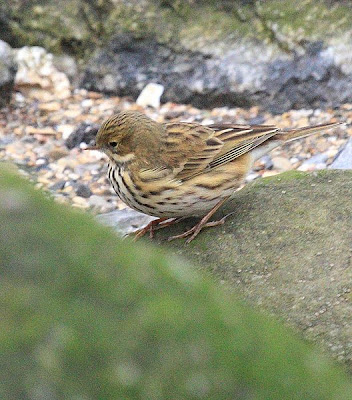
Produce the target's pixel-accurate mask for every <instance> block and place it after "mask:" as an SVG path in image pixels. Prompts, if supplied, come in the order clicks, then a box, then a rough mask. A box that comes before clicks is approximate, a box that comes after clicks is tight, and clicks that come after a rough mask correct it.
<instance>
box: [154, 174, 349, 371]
mask: <svg viewBox="0 0 352 400" xmlns="http://www.w3.org/2000/svg"><path fill="white" fill-rule="evenodd" d="M351 182H352V172H350V171H332V170H327V171H321V172H318V173H312V174H309V173H300V172H288V173H284V174H281V175H278V176H275V177H272V178H267V179H262V180H260V181H258V182H256V183H253V184H250V185H247V186H246V187H245V188H244V189H243V190H241V191H239V192H237V193H236V195H235V197H234V199H233V200H232V201H230V202H228V203H227V204H226V205H225V206H224V207H223V209H222V210H221V211H220V212H219V214H218V215H217V217H221V216H223V215H225V214H227V213H230V212H234V215H232V216H230V217H228V219H227V221H226V223H225V224H224V225H223V226H220V227H217V228H209V229H205V230H204V231H202V232H201V234H200V235H199V236H198V237H197V238H196V239H195V240H194V241H193V242H191V243H190V245H184V244H183V243H180V242H179V241H175V242H170V243H168V244H167V247H169V248H170V249H172V250H174V251H176V252H177V253H178V254H179V255H182V256H184V257H187V258H188V259H189V260H191V261H192V262H193V263H195V264H196V265H198V266H199V268H200V269H204V270H206V271H208V272H211V274H212V275H213V276H216V277H217V278H218V279H219V280H221V281H223V282H226V283H227V284H228V285H230V286H231V287H232V288H233V290H235V291H236V292H240V293H241V294H242V295H244V297H245V298H246V299H247V300H249V301H250V302H251V303H252V304H256V305H258V306H259V307H260V308H261V309H263V310H267V311H269V312H270V313H272V314H274V315H275V316H277V317H279V318H281V319H282V320H285V321H287V322H288V323H289V324H290V325H292V326H295V327H296V328H298V329H299V331H301V332H304V335H305V337H306V338H308V339H310V340H312V341H315V342H317V343H320V344H321V345H322V347H323V348H324V349H325V350H326V351H329V352H332V353H333V354H334V356H335V357H336V358H338V359H340V360H344V361H345V362H346V363H347V364H348V366H349V368H352V349H351V338H352V327H351V323H350V322H351V321H350V316H351V315H352V295H351V292H350V291H351V289H352V288H351V282H352V269H351V256H352V245H351V243H352V201H351V199H352V185H351ZM191 222H194V221H188V222H187V221H185V222H182V223H179V224H178V226H175V227H173V228H170V229H168V230H166V229H164V230H162V231H159V232H157V240H160V241H161V242H163V243H167V242H165V240H166V237H167V236H170V235H174V234H176V233H180V232H181V231H183V230H185V229H186V228H189V227H190V226H192V225H191Z"/></svg>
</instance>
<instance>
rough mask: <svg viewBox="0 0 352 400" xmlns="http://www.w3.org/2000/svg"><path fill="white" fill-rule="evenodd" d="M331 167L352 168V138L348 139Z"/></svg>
mask: <svg viewBox="0 0 352 400" xmlns="http://www.w3.org/2000/svg"><path fill="white" fill-rule="evenodd" d="M329 168H330V169H352V138H350V139H349V140H348V141H347V143H346V145H345V146H344V147H343V148H342V150H341V151H340V152H339V154H338V155H337V157H336V158H335V160H334V162H333V163H332V164H331V165H330V167H329Z"/></svg>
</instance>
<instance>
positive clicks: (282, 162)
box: [272, 156, 292, 171]
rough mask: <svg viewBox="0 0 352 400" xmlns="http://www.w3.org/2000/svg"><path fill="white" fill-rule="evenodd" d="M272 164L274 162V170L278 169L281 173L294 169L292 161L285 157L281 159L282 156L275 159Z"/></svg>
mask: <svg viewBox="0 0 352 400" xmlns="http://www.w3.org/2000/svg"><path fill="white" fill-rule="evenodd" d="M272 162H273V166H274V168H275V169H278V170H280V171H287V170H290V169H291V168H292V165H291V163H290V161H289V160H288V159H287V158H285V157H281V156H277V157H273V158H272Z"/></svg>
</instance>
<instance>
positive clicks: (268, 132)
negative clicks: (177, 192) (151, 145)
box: [163, 122, 278, 180]
mask: <svg viewBox="0 0 352 400" xmlns="http://www.w3.org/2000/svg"><path fill="white" fill-rule="evenodd" d="M165 128H166V136H165V138H164V149H165V152H164V155H163V156H164V160H165V164H167V165H169V166H170V167H171V168H172V169H173V171H174V177H175V179H179V180H187V179H190V178H192V177H193V176H196V175H198V174H200V173H202V172H205V171H206V170H210V169H213V168H217V167H219V166H220V165H223V164H226V163H228V162H230V161H233V160H234V159H236V158H238V157H240V156H242V155H243V154H245V153H248V152H249V151H251V150H252V149H254V148H255V147H257V146H259V145H260V144H261V143H263V142H265V141H266V140H267V139H269V138H271V137H272V136H274V135H275V134H276V132H277V131H278V128H276V127H275V126H272V125H233V124H224V125H209V126H204V125H199V124H196V123H182V122H176V123H168V124H165Z"/></svg>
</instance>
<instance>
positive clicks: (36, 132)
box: [25, 126, 57, 135]
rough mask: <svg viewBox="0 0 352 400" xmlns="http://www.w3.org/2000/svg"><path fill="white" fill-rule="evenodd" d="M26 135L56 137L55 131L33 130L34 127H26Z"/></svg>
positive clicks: (49, 128) (48, 129) (46, 129)
mask: <svg viewBox="0 0 352 400" xmlns="http://www.w3.org/2000/svg"><path fill="white" fill-rule="evenodd" d="M25 132H26V135H56V133H57V132H56V131H55V129H53V128H51V127H50V126H48V127H43V128H35V127H34V126H27V127H26V129H25Z"/></svg>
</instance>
